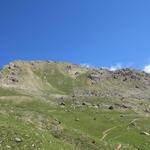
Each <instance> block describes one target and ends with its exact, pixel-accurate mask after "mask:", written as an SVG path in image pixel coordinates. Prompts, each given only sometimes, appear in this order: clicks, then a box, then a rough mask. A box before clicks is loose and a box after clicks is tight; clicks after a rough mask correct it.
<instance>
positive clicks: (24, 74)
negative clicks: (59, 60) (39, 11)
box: [0, 62, 150, 150]
mask: <svg viewBox="0 0 150 150" xmlns="http://www.w3.org/2000/svg"><path fill="white" fill-rule="evenodd" d="M17 65H18V66H19V72H18V74H17V78H18V79H19V83H16V87H17V88H16V89H17V90H12V89H11V88H9V89H6V88H0V149H2V150H5V149H12V150H17V149H18V150H27V149H30V150H32V149H33V150H34V149H35V150H37V149H40V150H43V149H45V150H49V149H52V150H55V149H56V150H59V149H60V150H63V149H64V150H75V149H81V150H93V149H94V150H99V149H106V150H108V149H110V150H111V149H112V150H114V149H117V147H119V146H121V149H126V150H127V149H129V150H134V149H135V150H136V149H138V148H139V149H141V150H149V149H150V144H149V143H150V140H149V136H146V135H142V134H140V133H141V132H142V131H145V132H147V133H149V132H150V127H149V123H150V119H149V117H148V116H147V117H145V114H144V115H143V116H141V115H139V113H135V112H134V111H132V110H129V109H127V110H120V109H115V110H108V108H104V109H95V108H89V107H87V106H82V107H75V106H72V105H71V104H69V103H68V105H66V106H65V107H64V108H62V107H60V106H57V105H53V106H52V105H51V100H52V99H51V94H53V95H54V94H56V95H72V94H73V93H74V91H76V92H77V93H78V92H79V93H80V90H85V89H94V90H95V89H96V90H102V91H103V90H105V89H112V90H120V91H121V92H123V91H127V89H128V88H129V89H130V88H131V89H132V88H133V87H132V86H135V85H134V84H131V83H125V85H122V84H120V82H118V81H114V80H111V81H103V82H100V83H99V84H98V85H97V84H96V85H95V84H94V85H90V84H89V81H88V79H87V72H86V70H83V72H82V74H80V75H79V76H78V77H77V78H73V77H72V76H71V75H70V74H69V73H67V72H65V71H64V68H65V67H66V64H56V63H50V64H49V65H47V63H36V64H33V65H32V64H28V63H25V64H24V63H23V64H22V63H20V62H17ZM21 68H22V69H21ZM10 71H11V70H9V69H8V68H5V69H4V71H3V74H4V75H5V76H7V75H8V74H9V73H10ZM75 71H76V68H75ZM6 80H7V79H6ZM12 84H13V83H12ZM10 86H11V84H10ZM19 86H20V87H21V86H24V87H25V90H24V91H22V92H21V93H22V94H19V93H18V92H19V91H18V87H19ZM24 92H25V93H27V94H31V95H32V96H33V97H32V96H31V97H28V96H26V97H22V95H24V94H25V93H24ZM14 96H15V97H14ZM38 96H42V97H44V98H47V99H49V101H48V100H47V99H46V100H47V101H46V100H43V101H42V100H39V99H40V97H39V99H36V98H35V97H38ZM6 99H7V100H6ZM85 99H86V101H88V102H90V103H92V104H105V105H114V103H122V102H120V101H119V100H118V99H113V98H112V99H106V98H98V97H96V98H93V97H91V98H85ZM85 99H84V98H83V101H85ZM77 100H82V98H81V99H77ZM126 101H127V102H128V103H130V104H132V105H133V106H136V107H137V108H138V109H139V110H140V109H141V108H140V105H141V103H144V104H145V105H149V102H147V101H145V100H143V101H142V100H141V101H138V102H137V100H132V99H131V100H126ZM135 109H136V108H135ZM136 112H137V111H136ZM132 121H134V122H132ZM58 122H61V123H60V124H59V123H58ZM16 137H19V138H20V139H21V140H22V141H21V142H19V143H18V142H16V141H15V138H16Z"/></svg>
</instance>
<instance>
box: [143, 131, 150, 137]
mask: <svg viewBox="0 0 150 150" xmlns="http://www.w3.org/2000/svg"><path fill="white" fill-rule="evenodd" d="M141 134H143V135H147V136H149V135H150V134H149V133H148V132H145V131H142V132H141Z"/></svg>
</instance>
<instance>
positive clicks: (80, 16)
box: [0, 0, 150, 68]
mask: <svg viewBox="0 0 150 150" xmlns="http://www.w3.org/2000/svg"><path fill="white" fill-rule="evenodd" d="M16 59H24V60H37V59H38V60H58V61H69V62H72V63H79V64H81V63H88V64H91V65H94V66H112V65H115V64H117V63H121V64H122V65H124V66H130V65H131V66H132V67H136V68H141V67H142V66H144V65H146V64H150V1H149V0H0V65H3V64H7V63H8V62H9V61H11V60H16Z"/></svg>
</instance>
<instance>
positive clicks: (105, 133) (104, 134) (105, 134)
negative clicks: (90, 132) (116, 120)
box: [100, 126, 117, 141]
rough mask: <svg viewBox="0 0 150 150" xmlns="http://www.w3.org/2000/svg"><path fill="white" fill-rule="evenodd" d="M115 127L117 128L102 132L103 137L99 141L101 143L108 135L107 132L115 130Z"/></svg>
mask: <svg viewBox="0 0 150 150" xmlns="http://www.w3.org/2000/svg"><path fill="white" fill-rule="evenodd" d="M116 127H117V126H115V127H112V128H109V129H107V130H105V131H104V132H103V136H102V138H101V139H100V140H101V141H102V140H104V138H105V137H106V136H107V135H108V132H109V131H111V130H113V129H115V128H116Z"/></svg>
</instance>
